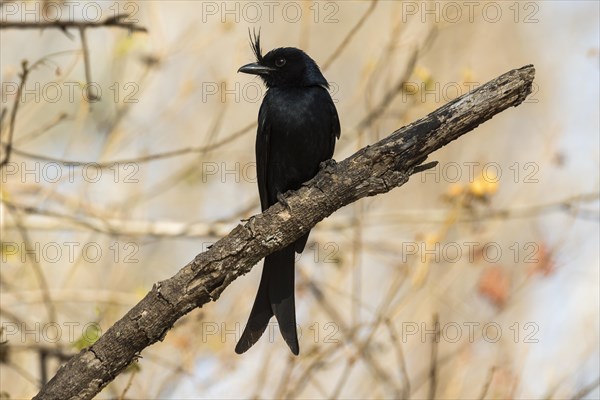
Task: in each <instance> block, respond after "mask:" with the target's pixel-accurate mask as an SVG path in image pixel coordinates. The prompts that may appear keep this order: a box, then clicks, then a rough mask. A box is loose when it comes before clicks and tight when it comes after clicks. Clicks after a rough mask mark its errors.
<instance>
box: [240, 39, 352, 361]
mask: <svg viewBox="0 0 600 400" xmlns="http://www.w3.org/2000/svg"><path fill="white" fill-rule="evenodd" d="M250 42H251V46H252V50H253V51H254V54H255V56H256V62H255V63H251V64H247V65H244V66H243V67H241V68H240V69H239V72H244V73H248V74H254V75H258V76H260V77H261V78H262V80H263V81H264V83H265V85H266V86H267V93H266V95H265V97H264V99H263V102H262V105H261V107H260V111H259V113H258V131H257V134H256V167H257V173H258V192H259V195H260V203H261V207H262V210H263V211H264V210H266V209H267V208H269V207H270V206H272V205H273V204H275V203H277V201H278V198H279V196H280V195H281V194H283V193H285V192H287V191H288V190H296V189H298V188H299V187H300V186H301V185H302V183H304V182H306V181H308V180H310V179H311V178H313V177H314V176H315V175H316V173H317V172H318V170H319V164H320V163H321V162H323V161H325V160H328V159H330V158H331V157H332V155H333V150H334V147H335V141H336V138H339V136H340V123H339V119H338V115H337V111H336V108H335V105H334V103H333V100H332V99H331V96H330V95H329V92H328V88H329V84H328V83H327V80H326V79H325V77H323V74H322V73H321V71H320V70H319V67H318V65H317V64H316V63H315V62H314V61H313V60H312V59H311V58H310V57H309V56H308V55H307V54H306V53H304V52H303V51H302V50H300V49H297V48H293V47H283V48H278V49H274V50H272V51H270V52H268V53H267V54H265V55H264V56H263V55H262V52H261V48H260V36H257V35H254V37H253V38H252V37H251V40H250ZM307 239H308V233H307V234H306V235H304V236H303V237H301V238H300V239H298V240H296V241H295V242H294V243H293V244H291V245H289V246H288V247H286V248H284V249H282V250H279V251H277V252H275V253H272V254H271V255H269V256H267V257H266V258H265V262H264V266H263V272H262V276H261V281H260V285H259V287H258V293H257V295H256V299H255V301H254V305H253V307H252V311H251V312H250V316H249V318H248V323H247V324H246V328H245V329H244V332H243V333H242V336H241V338H240V340H239V342H238V344H237V346H236V348H235V351H236V353H238V354H241V353H243V352H245V351H246V350H248V349H249V348H250V347H251V346H252V345H253V344H254V343H256V341H257V340H258V339H259V338H260V337H261V335H262V334H263V332H264V331H265V329H266V327H267V325H268V323H269V320H270V319H271V317H272V316H273V315H275V317H276V319H277V322H278V324H279V330H280V332H281V335H282V336H283V338H284V340H285V341H286V343H287V344H288V346H289V347H290V350H291V351H292V353H294V354H296V355H297V354H298V353H299V351H300V349H299V346H298V337H297V333H296V311H295V300H294V272H295V271H294V253H295V252H298V253H301V252H302V251H303V250H304V246H305V245H306V241H307Z"/></svg>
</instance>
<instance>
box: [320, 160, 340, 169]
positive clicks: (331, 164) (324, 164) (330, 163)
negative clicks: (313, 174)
mask: <svg viewBox="0 0 600 400" xmlns="http://www.w3.org/2000/svg"><path fill="white" fill-rule="evenodd" d="M336 165H337V161H335V160H334V159H333V158H330V159H329V160H325V161H321V163H320V164H319V169H325V168H327V167H335V166H336Z"/></svg>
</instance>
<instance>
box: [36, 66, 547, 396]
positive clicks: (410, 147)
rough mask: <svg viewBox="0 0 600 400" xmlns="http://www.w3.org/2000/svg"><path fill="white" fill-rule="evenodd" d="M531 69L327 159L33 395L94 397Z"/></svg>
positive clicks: (480, 118)
mask: <svg viewBox="0 0 600 400" xmlns="http://www.w3.org/2000/svg"><path fill="white" fill-rule="evenodd" d="M534 74H535V70H534V68H533V66H531V65H529V66H525V67H523V68H520V69H516V70H512V71H510V72H507V73H506V74H504V75H502V76H499V77H498V78H496V79H494V80H492V81H490V82H488V83H486V84H485V85H483V86H480V87H479V88H477V89H475V90H473V91H471V92H469V93H467V94H465V95H463V96H461V97H459V98H457V99H455V100H453V101H451V102H450V103H448V104H446V105H445V106H443V107H441V108H439V109H438V110H436V111H434V112H433V113H431V114H429V115H427V116H426V117H424V118H421V119H420V120H418V121H416V122H414V123H412V124H410V125H408V126H405V127H403V128H400V129H398V130H397V131H395V132H394V133H393V134H391V135H390V136H388V137H387V138H385V139H383V140H381V141H379V142H377V143H376V144H374V145H372V146H367V147H365V148H363V149H361V150H359V151H358V152H356V153H355V154H354V155H352V156H350V157H349V158H347V159H345V160H344V161H342V162H340V163H337V164H336V163H335V162H333V161H331V162H327V163H325V165H324V166H323V168H322V169H321V171H319V173H318V174H317V176H315V177H314V178H313V179H312V180H310V181H309V182H307V183H306V184H304V185H303V186H302V187H301V188H300V189H299V190H297V191H295V192H288V193H286V194H285V195H284V197H285V199H286V200H287V203H288V205H289V208H286V207H285V206H283V205H282V204H281V203H277V204H275V205H274V206H272V207H271V208H269V209H268V210H266V211H265V212H264V213H262V214H260V215H256V216H254V217H252V218H250V219H249V220H248V221H246V222H244V223H242V224H240V225H238V226H237V227H236V228H234V229H233V231H231V233H230V234H229V235H227V236H226V237H224V238H223V239H221V240H219V241H218V242H216V243H215V245H214V246H213V247H212V248H211V249H210V250H208V251H206V252H204V253H201V254H199V255H197V256H196V257H195V259H194V260H193V261H191V262H190V263H188V264H187V265H186V266H185V267H183V269H181V270H180V271H179V272H178V273H177V274H176V275H175V276H173V277H171V278H169V279H167V280H164V281H162V282H158V283H156V284H155V285H154V286H153V288H152V290H151V291H150V292H149V293H148V294H147V295H146V296H145V297H144V299H142V300H141V301H140V302H139V303H138V304H137V305H136V306H134V307H133V308H132V309H131V310H130V311H129V312H128V313H127V314H126V315H125V316H124V317H123V318H121V319H120V320H119V321H117V322H116V323H115V324H114V325H113V326H112V327H111V328H110V329H108V330H107V331H106V333H105V334H104V335H103V336H102V337H101V338H100V339H99V340H98V341H97V342H96V343H94V345H92V346H91V347H90V348H88V349H84V350H82V351H81V352H80V353H79V354H77V355H76V356H74V357H73V358H71V359H70V360H69V361H68V362H67V363H66V364H65V365H64V366H62V367H61V368H60V369H59V370H58V372H57V374H56V376H55V377H54V378H52V380H50V382H49V383H48V384H47V385H46V386H44V387H43V388H42V390H41V391H40V392H39V393H38V395H37V396H36V397H35V399H68V398H76V399H91V398H92V397H94V395H96V394H97V393H99V392H100V390H101V389H102V388H103V387H105V386H106V385H107V384H108V383H110V382H111V381H112V380H113V379H114V378H115V377H116V376H117V375H119V374H120V373H121V372H122V371H123V370H124V369H125V368H126V367H127V366H128V365H129V364H130V363H131V362H132V361H133V360H135V359H136V357H137V355H138V354H139V353H140V352H141V351H142V350H143V349H144V348H146V347H148V346H150V345H151V344H153V343H155V342H157V341H159V340H162V339H163V338H164V337H165V335H166V334H167V332H168V330H169V329H171V327H172V326H173V324H174V323H175V322H176V321H177V320H178V319H179V318H181V317H182V316H183V315H185V314H187V313H188V312H190V311H192V310H193V309H195V308H196V307H201V306H202V305H204V304H206V303H208V302H210V301H215V300H217V299H218V298H219V296H220V295H221V293H222V292H223V290H225V288H226V287H227V286H228V285H229V284H230V283H231V282H232V281H233V280H234V279H236V278H238V277H240V276H242V275H244V274H246V273H248V272H249V271H250V270H251V269H252V267H253V266H254V265H255V264H256V263H258V262H259V261H260V260H261V259H262V258H264V257H265V256H266V255H268V254H270V253H272V252H273V251H276V250H278V249H281V248H283V247H285V246H286V245H288V244H290V243H292V242H293V241H294V240H296V239H297V238H298V237H300V236H302V235H303V234H304V233H306V232H307V231H308V230H310V229H311V228H312V227H313V226H315V224H317V223H318V222H319V221H321V220H322V219H324V218H326V217H328V216H329V215H331V214H332V213H333V212H335V211H336V210H337V209H339V208H341V207H343V206H345V205H348V204H350V203H352V202H355V201H356V200H358V199H361V198H363V197H366V196H375V195H377V194H381V193H386V192H389V191H390V190H392V189H393V188H395V187H398V186H401V185H403V184H404V183H406V182H407V181H408V179H409V177H410V175H411V174H413V173H415V171H416V170H417V169H419V170H422V168H419V165H420V164H421V163H422V162H423V161H424V160H425V159H426V158H427V156H428V155H429V154H430V153H432V152H433V151H435V150H437V149H439V148H440V147H442V146H444V145H446V144H448V143H450V142H451V141H453V140H455V139H457V138H458V137H460V136H461V135H463V134H465V133H467V132H469V131H471V130H473V129H475V128H476V127H477V126H478V125H479V124H481V123H483V122H485V121H487V120H488V119H490V118H492V117H493V116H494V115H495V114H497V113H499V112H501V111H503V110H505V109H507V108H509V107H513V106H517V105H519V104H521V103H522V102H523V100H525V98H526V97H527V96H528V95H529V93H530V92H531V84H532V81H533V78H534Z"/></svg>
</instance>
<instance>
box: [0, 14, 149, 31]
mask: <svg viewBox="0 0 600 400" xmlns="http://www.w3.org/2000/svg"><path fill="white" fill-rule="evenodd" d="M127 17H128V15H125V14H120V15H117V16H114V17H110V18H106V19H105V20H104V21H41V22H23V21H2V22H0V29H48V28H55V29H60V30H61V31H63V32H66V30H67V29H71V28H76V29H88V28H105V27H115V28H123V29H128V30H130V31H132V32H148V30H147V29H146V28H144V27H142V26H138V25H136V24H135V23H134V22H128V21H126V18H127Z"/></svg>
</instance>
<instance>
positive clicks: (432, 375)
mask: <svg viewBox="0 0 600 400" xmlns="http://www.w3.org/2000/svg"><path fill="white" fill-rule="evenodd" d="M433 326H434V328H435V334H434V336H433V339H432V340H431V357H430V359H429V396H427V398H429V399H431V400H433V399H435V391H436V389H437V378H438V370H437V362H438V359H437V358H438V346H439V343H440V320H439V317H438V315H437V313H436V314H433Z"/></svg>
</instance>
